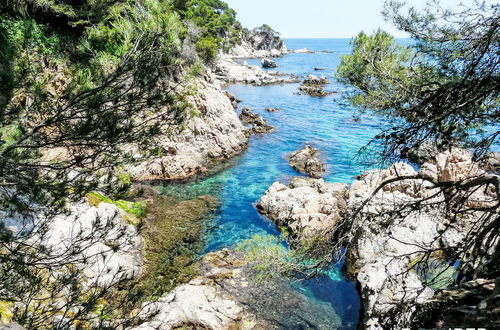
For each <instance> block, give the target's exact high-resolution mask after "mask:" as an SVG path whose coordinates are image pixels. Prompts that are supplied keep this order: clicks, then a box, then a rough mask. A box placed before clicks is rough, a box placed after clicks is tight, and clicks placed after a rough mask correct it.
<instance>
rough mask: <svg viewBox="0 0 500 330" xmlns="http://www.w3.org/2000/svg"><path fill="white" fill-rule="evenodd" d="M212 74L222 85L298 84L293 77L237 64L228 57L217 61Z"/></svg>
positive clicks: (246, 64)
mask: <svg viewBox="0 0 500 330" xmlns="http://www.w3.org/2000/svg"><path fill="white" fill-rule="evenodd" d="M214 72H215V74H216V76H217V79H218V80H219V81H221V83H223V84H230V83H244V84H252V85H255V86H262V85H272V84H285V83H296V82H299V80H298V78H297V77H295V76H293V75H292V76H288V75H285V74H282V73H280V72H276V71H264V70H262V68H260V67H258V66H255V65H249V64H248V63H246V62H245V63H243V64H239V63H237V62H236V61H235V60H234V59H233V58H232V57H229V56H223V57H221V58H220V59H219V60H218V61H217V63H216V66H215V69H214Z"/></svg>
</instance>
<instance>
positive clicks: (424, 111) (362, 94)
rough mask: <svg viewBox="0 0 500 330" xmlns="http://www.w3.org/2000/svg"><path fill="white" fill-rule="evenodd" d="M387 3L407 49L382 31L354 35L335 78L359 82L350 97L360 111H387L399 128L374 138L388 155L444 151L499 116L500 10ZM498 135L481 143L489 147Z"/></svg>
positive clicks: (482, 5) (477, 4) (494, 7)
mask: <svg viewBox="0 0 500 330" xmlns="http://www.w3.org/2000/svg"><path fill="white" fill-rule="evenodd" d="M403 8H404V6H403V3H400V2H397V1H388V2H387V4H386V10H385V14H386V16H387V18H389V19H392V20H393V21H394V23H395V24H396V26H397V27H398V28H399V29H401V30H403V31H406V32H407V33H409V34H410V36H411V38H412V39H413V41H414V45H411V46H402V45H398V44H396V43H395V41H394V39H393V38H392V37H391V36H389V35H388V34H387V33H385V32H383V31H380V30H379V31H377V32H376V33H375V34H374V35H372V36H368V35H366V34H365V33H360V34H359V35H358V36H357V37H356V38H354V39H353V42H352V44H353V52H352V54H351V55H346V56H344V57H343V58H342V63H341V65H340V66H339V68H338V72H337V77H338V78H339V80H340V81H341V82H342V83H345V84H347V85H350V86H352V87H353V90H352V93H351V95H350V99H351V101H352V102H353V104H354V105H356V106H359V107H361V108H362V109H370V110H372V111H374V112H375V113H377V114H379V115H382V116H386V117H387V118H389V119H390V120H391V121H392V122H393V123H394V124H395V126H394V127H392V128H391V129H388V130H386V131H384V132H383V133H381V134H380V135H378V136H377V137H376V139H375V140H377V141H381V142H382V144H383V145H384V146H385V152H384V156H386V157H390V156H394V155H396V156H397V155H398V152H399V151H401V150H403V151H404V150H407V149H409V148H411V147H415V146H418V145H421V144H422V143H423V142H424V141H427V140H434V141H438V142H439V146H440V147H441V149H445V148H446V147H448V146H450V144H452V143H453V142H454V141H457V140H460V141H464V140H467V139H468V138H470V137H471V135H475V134H476V133H477V130H476V129H477V128H478V127H481V126H484V125H491V124H495V123H497V122H498V119H499V112H498V107H499V98H498V96H499V88H498V86H499V79H500V78H499V71H500V55H499V54H500V32H499V30H500V27H499V24H498V22H499V18H500V8H499V6H498V4H496V5H490V6H488V5H487V4H485V3H484V2H480V1H476V2H475V6H474V7H470V8H469V7H464V6H462V7H460V10H457V11H456V12H451V11H447V10H444V9H442V8H440V7H439V6H438V7H434V6H429V7H427V9H426V10H425V11H424V12H422V13H420V12H418V11H417V10H415V9H413V8H410V9H409V11H408V14H407V15H404V14H401V13H400V12H401V11H402V9H403ZM497 135H498V132H494V133H493V134H490V135H487V136H485V137H484V138H483V139H481V141H479V143H477V144H476V145H477V146H480V147H482V149H477V151H478V153H481V152H483V151H484V150H485V149H487V148H488V147H489V146H490V145H491V144H492V143H494V142H495V141H496V137H497Z"/></svg>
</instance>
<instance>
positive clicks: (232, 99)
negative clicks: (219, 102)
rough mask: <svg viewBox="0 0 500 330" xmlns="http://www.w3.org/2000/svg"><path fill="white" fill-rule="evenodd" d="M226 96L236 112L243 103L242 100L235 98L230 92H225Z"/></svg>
mask: <svg viewBox="0 0 500 330" xmlns="http://www.w3.org/2000/svg"><path fill="white" fill-rule="evenodd" d="M225 93H226V96H227V97H228V98H229V101H231V105H232V106H233V108H234V110H236V109H238V104H239V103H241V100H240V99H239V98H237V97H236V96H234V95H233V94H231V93H229V92H228V91H225Z"/></svg>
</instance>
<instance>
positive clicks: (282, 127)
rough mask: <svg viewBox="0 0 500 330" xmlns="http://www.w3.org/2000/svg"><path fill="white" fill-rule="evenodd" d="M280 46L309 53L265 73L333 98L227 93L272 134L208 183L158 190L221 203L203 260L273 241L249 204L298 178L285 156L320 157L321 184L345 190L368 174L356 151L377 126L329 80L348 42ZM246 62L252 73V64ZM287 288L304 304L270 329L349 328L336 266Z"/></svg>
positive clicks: (283, 92)
mask: <svg viewBox="0 0 500 330" xmlns="http://www.w3.org/2000/svg"><path fill="white" fill-rule="evenodd" d="M285 43H286V45H287V47H288V48H289V49H302V48H307V49H309V50H311V51H316V52H315V53H292V54H288V55H286V56H284V57H282V58H277V59H276V62H277V65H278V67H277V68H275V69H268V70H277V71H280V72H283V73H287V74H294V75H297V76H304V77H305V76H307V75H309V74H315V75H320V76H327V77H328V79H329V80H330V81H331V83H330V84H328V85H327V86H326V89H327V90H329V91H334V92H335V93H333V94H331V95H328V96H326V97H323V98H320V97H312V96H307V95H298V93H297V92H298V87H299V84H283V85H272V86H251V85H245V84H234V85H230V86H228V87H227V90H228V91H229V92H231V93H232V94H234V95H235V96H236V97H238V98H239V99H241V100H242V103H241V104H240V106H239V109H238V110H237V111H238V112H239V111H241V108H242V107H243V106H247V107H249V108H250V109H251V110H252V111H253V112H255V113H258V114H260V115H262V116H264V117H265V118H266V119H267V120H268V121H269V122H270V124H271V125H273V126H275V127H276V131H275V132H273V133H268V134H263V135H254V136H252V138H251V141H250V144H249V146H248V148H247V149H246V150H245V151H244V152H243V153H242V154H241V155H240V156H238V157H236V158H234V159H231V160H230V161H228V162H225V163H224V164H222V165H220V166H218V167H217V168H216V169H215V170H213V171H212V172H211V173H210V174H209V175H205V176H203V177H198V178H197V179H196V180H193V181H191V182H187V183H182V184H169V185H167V186H164V187H163V189H164V191H165V192H166V193H169V194H172V193H178V194H183V195H184V196H186V197H189V196H193V197H194V196H197V195H201V194H212V195H214V196H215V197H217V198H218V199H219V200H220V201H221V207H220V209H219V210H218V212H217V213H216V214H215V215H212V216H211V217H210V229H209V230H208V231H207V234H206V237H205V242H206V245H205V251H204V253H206V252H209V251H214V250H218V249H221V248H226V247H227V248H231V247H235V246H237V245H238V244H239V243H241V242H243V241H245V240H248V239H251V238H253V237H255V235H261V236H265V235H272V236H279V234H280V233H279V231H278V230H277V228H276V227H275V226H274V224H273V223H272V222H271V221H270V220H269V219H267V218H266V217H264V216H261V215H260V214H259V213H258V212H257V209H256V207H255V204H256V202H257V200H258V199H259V198H260V197H261V196H262V195H263V194H264V192H265V191H266V190H267V189H268V188H269V186H271V185H272V184H273V183H274V182H276V181H279V182H281V183H284V184H287V183H288V182H290V181H291V179H292V178H293V177H296V176H301V174H299V173H297V172H295V171H294V170H293V169H292V168H291V167H290V165H289V164H288V161H287V155H289V154H290V153H291V152H292V151H294V150H297V149H299V148H301V147H302V146H304V145H305V144H310V145H312V146H314V147H315V148H318V149H319V150H320V157H321V158H322V159H323V160H324V161H325V162H326V164H327V172H326V175H325V176H324V179H325V180H326V181H329V182H344V183H347V184H350V183H351V182H352V181H354V180H355V179H356V176H357V175H359V174H360V173H362V172H364V171H366V170H368V169H370V166H373V165H372V164H373V163H372V162H371V161H370V156H369V155H364V154H362V153H361V154H360V149H361V148H362V147H363V146H365V145H366V144H367V143H369V142H370V141H371V140H372V139H373V137H374V136H375V135H376V134H377V133H378V132H379V131H380V130H381V129H382V128H383V126H384V122H383V121H382V120H381V119H379V118H377V117H375V116H371V115H370V114H365V115H362V116H359V115H358V114H357V112H356V109H354V108H353V107H352V106H351V105H350V104H349V103H348V102H347V101H346V100H345V99H344V96H345V92H346V90H347V87H346V86H343V85H341V84H340V83H338V82H336V81H335V79H334V74H335V71H336V68H337V66H338V65H339V64H340V62H341V56H342V55H344V54H348V53H350V51H351V45H350V39H286V40H285ZM246 61H247V62H248V63H249V64H254V65H259V66H260V60H258V59H248V60H246ZM315 68H321V69H323V70H321V71H316V70H315ZM267 107H279V108H280V110H279V111H277V112H271V113H269V112H267V111H265V108H267ZM290 281H291V286H292V287H293V288H294V290H297V292H299V293H300V294H302V295H304V296H305V297H306V298H307V299H308V301H310V304H308V305H307V306H308V307H306V308H303V310H300V309H298V310H297V309H294V310H290V311H285V313H283V311H280V312H279V311H277V313H275V314H276V315H277V316H276V318H277V319H276V320H275V321H276V322H277V323H278V324H280V325H281V326H282V328H283V329H356V328H357V325H358V321H359V315H360V306H361V304H360V297H359V294H358V292H357V291H356V286H355V283H354V282H352V281H350V280H348V279H346V278H345V277H344V276H343V275H342V273H341V271H340V265H338V264H336V265H332V267H331V270H330V271H328V272H327V274H326V275H324V276H319V277H317V278H313V279H311V280H307V281H295V280H290ZM269 295H276V299H280V298H279V293H277V292H269ZM270 301H271V303H269V304H268V305H266V306H263V307H262V306H260V307H259V308H262V309H267V311H266V312H269V311H272V309H273V308H279V307H278V306H279V304H275V305H274V304H273V303H272V299H270ZM318 311H320V312H318ZM257 312H258V311H257ZM271 314H272V313H271ZM266 315H269V313H267V314H266ZM317 315H321V317H317Z"/></svg>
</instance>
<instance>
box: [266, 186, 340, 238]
mask: <svg viewBox="0 0 500 330" xmlns="http://www.w3.org/2000/svg"><path fill="white" fill-rule="evenodd" d="M347 190H348V186H347V185H346V184H343V183H329V182H325V181H324V180H323V179H319V180H316V179H306V178H295V179H294V180H293V181H292V182H291V183H290V184H289V185H288V186H285V185H283V184H281V183H279V182H275V183H273V185H272V186H271V187H269V189H267V191H266V193H265V194H264V196H262V197H261V198H260V200H259V201H258V202H257V210H258V211H259V212H260V213H262V214H264V215H266V216H267V217H268V218H269V219H271V220H272V221H273V222H274V223H275V224H276V225H277V226H278V227H287V228H289V230H290V231H291V233H292V234H294V235H299V236H300V235H304V237H311V236H314V235H316V234H320V233H322V232H324V231H325V230H326V229H328V228H331V227H332V226H334V225H335V224H336V223H337V222H338V221H339V220H340V218H341V212H342V211H343V210H344V209H345V206H346V194H347Z"/></svg>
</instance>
